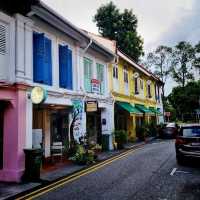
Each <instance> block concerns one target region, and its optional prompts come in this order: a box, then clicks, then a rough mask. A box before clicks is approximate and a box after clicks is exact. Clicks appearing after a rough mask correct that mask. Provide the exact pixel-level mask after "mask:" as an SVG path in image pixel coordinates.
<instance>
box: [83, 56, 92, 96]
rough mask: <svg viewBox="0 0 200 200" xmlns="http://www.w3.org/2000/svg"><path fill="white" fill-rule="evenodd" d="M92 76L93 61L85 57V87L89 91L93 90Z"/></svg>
mask: <svg viewBox="0 0 200 200" xmlns="http://www.w3.org/2000/svg"><path fill="white" fill-rule="evenodd" d="M91 78H92V61H91V60H90V59H88V58H84V88H85V90H86V91H87V92H91Z"/></svg>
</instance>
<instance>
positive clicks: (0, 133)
mask: <svg viewBox="0 0 200 200" xmlns="http://www.w3.org/2000/svg"><path fill="white" fill-rule="evenodd" d="M4 109H5V102H4V101H0V169H2V168H3V137H4V130H3V127H4V125H3V124H4Z"/></svg>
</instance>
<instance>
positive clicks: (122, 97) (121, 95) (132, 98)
mask: <svg viewBox="0 0 200 200" xmlns="http://www.w3.org/2000/svg"><path fill="white" fill-rule="evenodd" d="M124 66H126V68H127V69H128V79H129V95H126V94H125V89H124V88H125V86H124V73H123V70H124ZM135 72H138V73H139V78H141V79H142V80H143V90H144V95H143V96H141V95H135V94H134V88H135V85H134V80H133V74H134V73H135ZM118 80H119V90H118V91H114V90H113V66H112V65H111V64H110V65H109V86H110V91H111V92H112V94H113V96H114V97H115V100H116V101H124V102H129V103H131V104H143V105H145V106H146V107H156V99H155V84H156V82H155V80H154V79H151V78H150V77H147V76H146V75H145V74H143V73H142V72H140V71H138V70H137V69H136V68H134V67H133V66H131V65H130V64H128V63H127V62H125V61H124V60H122V59H121V58H119V62H118ZM148 80H151V95H152V98H151V99H149V98H148V97H147V81H148ZM138 89H139V92H141V88H140V82H139V84H138ZM127 123H128V124H127V125H128V129H129V130H128V132H129V133H131V134H130V137H131V138H134V137H136V133H135V116H134V115H133V116H130V117H129V121H128V122H127Z"/></svg>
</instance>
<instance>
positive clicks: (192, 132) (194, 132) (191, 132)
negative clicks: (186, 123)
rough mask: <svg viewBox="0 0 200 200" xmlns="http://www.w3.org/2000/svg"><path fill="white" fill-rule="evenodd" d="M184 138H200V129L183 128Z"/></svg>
mask: <svg viewBox="0 0 200 200" xmlns="http://www.w3.org/2000/svg"><path fill="white" fill-rule="evenodd" d="M183 136H185V137H196V136H198V137H200V127H188V128H183Z"/></svg>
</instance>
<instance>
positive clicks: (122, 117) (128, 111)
mask: <svg viewBox="0 0 200 200" xmlns="http://www.w3.org/2000/svg"><path fill="white" fill-rule="evenodd" d="M116 61H117V62H115V63H114V64H110V65H109V86H110V88H109V89H110V91H111V94H112V96H113V98H114V100H115V106H114V112H115V129H123V130H126V131H127V132H128V136H129V139H131V140H135V139H136V138H137V137H138V135H137V134H139V133H137V131H136V130H137V127H140V126H141V125H142V124H143V123H157V121H158V119H157V117H158V115H159V113H160V112H159V111H158V110H157V100H158V95H160V94H158V90H157V88H158V85H159V84H160V80H159V79H157V78H156V77H155V76H154V75H153V74H152V73H150V72H148V71H147V70H146V69H145V68H143V67H142V66H140V65H138V64H136V63H135V62H134V61H133V60H131V59H130V58H129V57H128V56H126V55H125V54H123V53H122V52H120V51H119V50H117V59H116ZM159 98H160V97H159Z"/></svg>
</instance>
